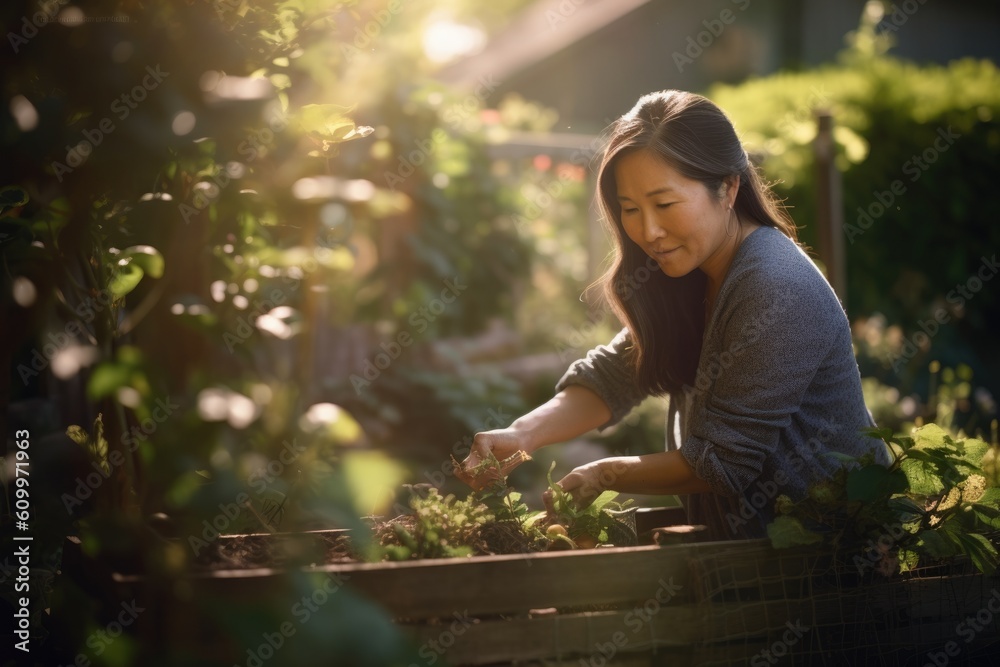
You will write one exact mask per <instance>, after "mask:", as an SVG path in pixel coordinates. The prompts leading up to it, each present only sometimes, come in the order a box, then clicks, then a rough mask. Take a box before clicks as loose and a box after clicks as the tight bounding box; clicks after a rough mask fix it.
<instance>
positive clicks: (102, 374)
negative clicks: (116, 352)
mask: <svg viewBox="0 0 1000 667" xmlns="http://www.w3.org/2000/svg"><path fill="white" fill-rule="evenodd" d="M131 377H132V368H130V367H129V366H126V365H125V364H120V363H116V362H113V361H109V362H105V363H103V364H101V365H100V366H98V367H97V368H95V369H94V373H93V374H92V375H91V376H90V382H89V383H88V384H87V396H88V397H90V399H91V400H97V399H100V398H103V397H105V396H109V395H111V394H114V393H115V392H116V391H118V389H119V388H121V387H124V386H127V385H128V384H129V380H130V379H131Z"/></svg>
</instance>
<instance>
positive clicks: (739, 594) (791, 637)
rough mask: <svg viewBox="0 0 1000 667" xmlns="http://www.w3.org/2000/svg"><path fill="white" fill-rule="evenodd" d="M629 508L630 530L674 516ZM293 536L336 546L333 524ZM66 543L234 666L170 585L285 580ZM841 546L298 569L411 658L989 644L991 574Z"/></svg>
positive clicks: (228, 601)
mask: <svg viewBox="0 0 1000 667" xmlns="http://www.w3.org/2000/svg"><path fill="white" fill-rule="evenodd" d="M640 516H641V518H640V519H638V521H637V524H638V527H639V529H640V532H644V531H645V529H648V528H649V527H651V525H650V524H661V525H662V524H664V523H669V522H671V521H673V522H676V520H677V518H678V517H677V514H676V512H674V513H672V514H670V515H669V518H666V517H665V515H659V517H658V518H657V519H650V518H649V517H650V516H656V515H655V514H654V515H648V514H643V515H640ZM694 535H695V536H696V535H697V533H695V534H694ZM305 536H306V537H305V538H304V539H306V540H321V541H323V542H324V543H325V544H326V545H327V547H328V553H333V554H337V553H340V554H341V555H342V554H343V552H342V545H341V539H342V537H343V535H342V533H338V532H333V531H319V532H316V533H307V534H305ZM226 539H234V538H223V541H224V540H226ZM273 539H275V538H274V537H271V536H263V537H261V536H255V537H250V538H246V537H244V538H242V544H239V543H237V542H233V543H232V546H233V547H234V548H235V549H236V550H237V551H238V550H240V549H243V550H244V551H248V552H249V553H264V554H266V552H267V550H268V547H267V543H268V542H269V541H271V540H273ZM678 539H679V538H678ZM248 545H251V546H248ZM76 546H78V545H73V544H70V545H69V548H68V549H67V551H66V554H67V555H66V567H65V569H66V571H67V573H68V574H70V576H74V577H75V578H78V579H83V580H86V579H90V580H91V582H92V583H95V584H97V585H100V586H101V587H103V588H104V589H105V591H106V593H107V594H108V595H109V596H111V597H112V598H113V599H117V600H123V601H125V600H131V599H133V598H134V599H136V600H138V601H139V604H140V605H143V604H147V605H149V606H150V607H154V606H155V607H156V613H155V615H152V614H151V615H147V616H146V617H141V618H140V619H139V625H140V630H139V632H140V634H142V633H143V632H147V633H148V632H150V631H152V630H151V629H150V627H149V626H150V625H151V624H152V625H155V626H156V631H157V632H162V633H168V634H167V635H166V636H170V637H184V638H187V640H188V641H189V642H190V646H189V647H188V650H189V652H190V653H191V654H192V655H199V656H202V657H204V658H207V659H210V660H212V661H213V662H218V663H219V664H222V663H225V664H230V665H231V664H241V665H242V664H245V661H246V647H245V646H242V645H237V644H238V642H234V641H232V640H231V638H229V639H224V632H223V629H224V628H225V625H226V624H225V623H224V622H223V620H221V619H220V618H218V617H211V616H206V615H203V614H201V613H199V612H193V611H192V607H191V606H190V605H185V604H184V601H183V600H184V596H185V595H187V596H188V597H189V598H190V595H191V594H192V592H193V591H197V593H198V594H199V595H204V596H209V597H211V598H212V599H214V600H217V601H221V602H222V604H223V605H224V606H222V607H220V611H219V613H223V614H224V613H225V611H226V609H239V608H240V607H241V606H242V605H246V604H252V603H255V602H259V601H260V600H267V599H269V598H272V599H273V596H275V595H277V594H278V592H279V590H280V589H281V588H282V587H283V586H285V585H286V584H285V583H284V582H285V580H286V577H284V576H283V575H284V572H283V571H282V570H281V569H279V568H276V567H258V568H253V569H213V570H205V571H202V572H195V573H191V574H188V575H185V576H184V577H183V578H182V579H180V580H179V583H178V582H173V584H172V587H171V588H170V589H169V590H168V589H166V588H164V587H163V585H162V582H161V580H156V581H153V580H152V579H150V578H148V577H147V576H145V575H143V574H141V573H137V572H131V573H129V572H127V571H122V570H118V571H114V570H112V569H107V568H105V569H104V571H103V572H102V571H101V569H100V568H101V564H99V563H91V562H88V561H87V559H86V558H85V557H84V555H83V553H82V552H81V551H80V550H79V549H78V548H75V547H76ZM844 560H845V559H839V560H838V559H834V558H833V557H832V555H831V554H829V553H824V552H822V551H818V550H816V549H813V548H799V549H788V550H780V551H778V550H775V549H773V548H771V546H770V545H769V544H768V543H767V542H766V541H746V542H736V541H727V542H702V543H680V544H669V545H666V546H659V545H655V544H643V545H640V546H636V547H624V548H623V547H608V548H599V549H593V550H576V551H566V552H543V553H529V554H523V555H500V556H478V557H471V558H458V559H427V560H421V561H406V562H385V563H359V562H350V561H347V560H346V559H344V558H340V562H331V563H325V564H317V565H315V566H311V567H305V568H300V569H301V571H302V572H308V573H314V574H321V575H326V576H327V577H331V578H333V579H335V580H337V581H343V582H345V586H346V588H347V589H348V590H351V591H354V592H355V593H358V594H360V595H362V596H364V597H366V598H368V599H370V600H372V601H374V602H375V603H376V604H377V605H378V606H380V607H382V608H383V609H384V610H385V611H386V612H387V613H388V614H389V615H390V616H391V617H392V618H394V619H396V624H397V625H398V627H400V628H401V629H402V630H403V631H404V632H405V633H406V634H407V635H409V637H411V638H412V640H413V642H414V644H415V645H416V646H418V647H420V652H419V655H421V656H423V657H424V658H425V659H424V662H421V663H419V664H428V665H429V664H442V663H447V664H452V665H488V664H566V665H570V664H572V665H581V664H588V665H651V664H685V665H689V664H693V665H716V664H718V665H727V664H744V665H745V664H748V662H749V664H755V665H765V664H777V662H778V661H779V660H780V661H781V664H803V665H804V664H809V665H813V664H831V665H840V664H859V665H861V664H887V665H894V664H899V665H909V664H912V665H918V666H919V665H923V664H925V663H927V662H933V660H932V658H931V657H929V654H931V655H938V654H940V656H943V658H942V659H944V658H947V660H948V662H947V664H949V665H954V664H963V663H964V664H988V663H986V662H983V660H984V659H985V658H987V657H988V656H992V655H995V653H996V651H997V650H998V649H997V645H996V642H997V641H998V636H997V635H998V633H997V623H996V618H1000V617H998V616H995V615H994V614H993V612H992V611H990V604H991V600H995V602H993V603H992V604H993V608H994V609H1000V593H998V591H1000V576H997V575H993V576H984V575H982V574H979V573H977V572H975V571H974V570H973V569H972V568H971V567H969V566H968V564H967V563H966V562H964V561H961V560H956V561H955V562H954V563H952V564H951V565H949V566H947V567H937V568H925V569H923V570H918V571H914V572H911V573H909V574H907V575H905V576H904V575H896V576H895V577H893V578H891V579H886V578H884V577H882V576H881V575H879V574H876V573H874V572H872V571H871V570H870V569H869V570H868V572H867V573H866V574H864V575H860V574H858V573H857V572H856V571H855V570H854V569H853V566H851V565H850V559H846V565H845V564H844V562H843V561H844ZM983 610H987V611H985V612H984V611H983ZM987 613H988V614H990V615H991V620H990V622H989V623H987V624H985V625H984V626H983V627H982V629H981V630H979V631H973V630H971V628H972V626H969V625H967V626H960V624H961V623H963V622H964V619H966V617H972V618H973V619H975V618H976V617H977V615H978V616H979V621H978V623H982V622H983V619H984V617H985V614H987ZM975 622H977V621H974V623H975ZM143 625H145V626H146V628H145V629H143V627H142V626H143ZM970 634H971V636H970ZM967 640H968V641H967ZM330 658H331V656H315V662H308V661H305V662H303V661H298V662H295V663H294V664H317V665H319V664H330ZM581 659H582V660H583V662H581ZM280 662H281V664H292V663H286V662H285V661H284V660H282V661H280Z"/></svg>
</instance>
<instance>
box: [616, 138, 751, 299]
mask: <svg viewBox="0 0 1000 667" xmlns="http://www.w3.org/2000/svg"><path fill="white" fill-rule="evenodd" d="M614 175H615V183H616V184H617V189H618V203H619V204H620V205H621V220H622V226H623V227H624V228H625V233H626V234H627V235H628V237H629V238H630V239H632V241H633V242H635V243H636V245H638V246H639V247H640V248H642V250H643V251H645V253H646V254H647V255H649V256H650V257H652V258H653V259H654V260H656V263H657V264H659V265H660V269H661V270H662V271H663V272H664V273H665V274H667V275H668V276H670V277H672V278H679V277H681V276H684V275H687V274H688V273H690V272H691V271H694V270H695V269H698V268H700V269H702V271H704V272H705V273H706V275H708V277H709V279H710V280H712V281H713V282H717V284H721V281H722V278H723V277H724V275H725V270H726V269H727V268H728V259H730V258H729V257H728V256H727V255H728V254H729V252H728V250H729V246H730V245H732V244H731V243H727V241H732V240H733V239H732V237H729V236H727V235H726V222H727V220H728V219H729V217H730V215H733V214H732V213H730V210H729V206H730V204H731V203H732V200H733V198H734V196H735V193H734V192H733V193H731V192H728V191H724V194H723V197H722V200H721V201H719V200H716V199H715V197H713V196H712V195H711V194H710V193H709V191H708V189H707V188H706V187H705V186H704V185H703V184H702V183H701V182H700V181H694V180H691V179H689V178H686V177H685V176H682V175H681V174H680V172H678V171H677V170H676V169H674V168H673V167H671V166H670V165H668V164H667V163H666V162H664V161H663V160H662V159H661V158H659V157H658V156H657V155H656V154H655V153H653V152H651V151H649V150H647V149H640V150H637V151H633V152H631V153H628V154H626V155H624V156H623V157H621V158H619V159H618V161H617V163H616V165H615V174H614ZM730 195H733V196H730ZM730 233H732V232H730Z"/></svg>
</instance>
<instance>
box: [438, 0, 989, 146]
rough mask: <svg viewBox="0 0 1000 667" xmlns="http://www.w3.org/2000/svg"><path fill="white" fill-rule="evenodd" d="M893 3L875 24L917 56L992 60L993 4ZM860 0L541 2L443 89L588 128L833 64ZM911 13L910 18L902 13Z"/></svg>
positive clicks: (975, 0)
mask: <svg viewBox="0 0 1000 667" xmlns="http://www.w3.org/2000/svg"><path fill="white" fill-rule="evenodd" d="M904 4H905V5H906V8H905V9H904V8H903V7H902V5H900V4H899V3H897V4H895V5H893V6H892V7H891V8H890V10H889V12H888V13H887V14H886V17H885V18H884V19H883V22H882V24H881V26H880V29H881V30H885V31H888V32H891V33H892V35H893V37H894V39H895V41H896V46H895V47H894V49H893V53H894V54H896V55H898V56H900V57H903V58H908V59H911V60H915V61H917V62H938V63H947V62H948V61H949V60H953V59H955V58H959V57H964V56H972V57H976V58H989V59H992V60H994V62H997V61H1000V40H997V39H996V36H997V35H998V34H1000V3H997V2H996V0H954V1H953V2H949V3H922V4H921V3H912V6H911V3H904ZM865 5H866V0H838V2H830V1H829V0H700V1H699V2H690V1H684V0H539V1H538V2H535V3H532V4H531V5H529V6H528V7H527V8H526V9H525V10H523V12H522V13H521V14H520V15H518V16H516V17H515V18H514V19H513V20H512V21H511V23H510V24H508V25H507V26H506V27H505V28H503V29H502V30H500V31H499V32H498V33H496V34H494V35H493V36H491V38H490V40H489V41H488V42H487V44H486V46H485V48H484V49H483V50H482V51H481V52H480V53H477V54H476V55H473V56H470V57H466V58H464V59H463V60H461V61H458V62H454V63H451V64H449V65H447V66H445V67H444V68H443V69H442V70H441V71H440V72H439V75H438V77H439V78H440V79H441V80H442V81H445V82H447V83H449V84H452V85H455V86H458V87H465V88H468V89H474V90H483V88H482V84H483V83H489V84H490V85H489V90H492V92H491V93H490V94H489V97H488V98H487V101H488V103H495V102H496V101H498V100H499V99H501V98H502V97H503V96H504V95H506V94H508V93H513V92H516V93H519V94H521V95H523V96H524V97H526V98H528V99H530V100H534V101H537V102H540V103H542V104H544V105H546V106H548V107H550V108H553V109H555V110H556V111H557V112H558V113H559V118H560V123H559V126H558V127H557V128H555V129H556V130H557V131H560V132H566V131H570V132H582V133H594V132H598V131H600V130H601V129H602V128H604V127H605V126H607V124H608V123H609V122H610V121H611V120H612V119H614V118H617V117H618V116H619V115H621V114H622V113H624V112H625V111H627V110H628V109H629V108H630V107H631V106H632V104H634V103H635V101H636V100H637V99H638V98H639V97H640V96H641V95H643V94H645V93H648V92H650V91H654V90H663V89H666V88H680V89H684V90H694V91H703V90H705V89H707V88H708V86H710V85H711V84H713V83H715V82H727V83H737V82H740V81H743V80H745V79H747V78H749V77H753V76H764V75H767V74H770V73H773V72H776V71H778V70H780V69H786V68H791V69H796V68H800V67H803V66H805V67H809V66H816V65H819V64H822V63H824V62H830V61H832V60H833V59H834V58H835V57H836V54H837V52H838V51H840V50H841V49H842V48H843V46H844V36H845V35H846V33H848V32H849V31H851V30H853V29H855V28H856V27H857V25H858V20H859V18H860V16H861V13H862V12H863V11H864V8H865ZM907 11H909V13H907Z"/></svg>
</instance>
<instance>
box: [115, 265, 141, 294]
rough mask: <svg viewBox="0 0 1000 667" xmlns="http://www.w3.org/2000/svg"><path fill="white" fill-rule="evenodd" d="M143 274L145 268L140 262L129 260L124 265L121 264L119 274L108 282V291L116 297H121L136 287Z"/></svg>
mask: <svg viewBox="0 0 1000 667" xmlns="http://www.w3.org/2000/svg"><path fill="white" fill-rule="evenodd" d="M142 276H143V270H142V267H141V266H139V264H137V263H135V262H133V261H127V262H126V263H125V264H124V265H123V264H119V265H118V272H117V274H116V275H115V277H114V278H112V279H111V282H110V283H109V284H108V291H109V292H111V294H112V296H114V297H115V298H116V299H121V298H122V297H124V296H125V295H126V294H128V293H129V292H131V291H132V290H134V289H135V288H136V286H137V285H138V284H139V281H140V280H142Z"/></svg>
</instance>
